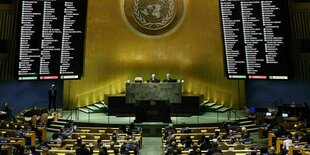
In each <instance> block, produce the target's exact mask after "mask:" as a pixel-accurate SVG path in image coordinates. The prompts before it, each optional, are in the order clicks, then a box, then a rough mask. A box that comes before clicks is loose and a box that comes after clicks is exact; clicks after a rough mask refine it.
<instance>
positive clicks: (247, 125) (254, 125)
mask: <svg viewBox="0 0 310 155" xmlns="http://www.w3.org/2000/svg"><path fill="white" fill-rule="evenodd" d="M240 127H245V128H247V129H250V128H254V127H255V128H256V127H257V126H256V124H245V125H240Z"/></svg>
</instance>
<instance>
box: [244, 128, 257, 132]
mask: <svg viewBox="0 0 310 155" xmlns="http://www.w3.org/2000/svg"><path fill="white" fill-rule="evenodd" d="M247 130H248V132H256V131H258V130H259V128H257V127H256V128H250V129H247Z"/></svg>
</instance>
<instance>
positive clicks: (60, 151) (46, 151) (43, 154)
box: [37, 149, 134, 155]
mask: <svg viewBox="0 0 310 155" xmlns="http://www.w3.org/2000/svg"><path fill="white" fill-rule="evenodd" d="M37 152H40V153H42V155H48V152H53V153H56V154H66V153H73V154H75V150H60V149H59V150H37ZM93 152H94V154H98V153H99V150H94V151H93ZM108 153H109V155H114V151H113V150H108ZM129 154H130V155H134V152H133V151H129Z"/></svg>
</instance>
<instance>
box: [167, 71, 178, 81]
mask: <svg viewBox="0 0 310 155" xmlns="http://www.w3.org/2000/svg"><path fill="white" fill-rule="evenodd" d="M164 82H177V80H176V79H173V78H172V77H171V76H170V74H169V73H168V74H166V77H165V79H164Z"/></svg>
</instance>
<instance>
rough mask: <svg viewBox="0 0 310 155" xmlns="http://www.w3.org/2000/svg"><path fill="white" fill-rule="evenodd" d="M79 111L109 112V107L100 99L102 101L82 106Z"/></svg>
mask: <svg viewBox="0 0 310 155" xmlns="http://www.w3.org/2000/svg"><path fill="white" fill-rule="evenodd" d="M79 111H81V112H84V113H87V114H88V113H101V112H107V111H108V107H107V105H106V104H105V103H104V102H103V101H100V102H97V103H94V104H92V105H88V106H85V107H80V108H79Z"/></svg>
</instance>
